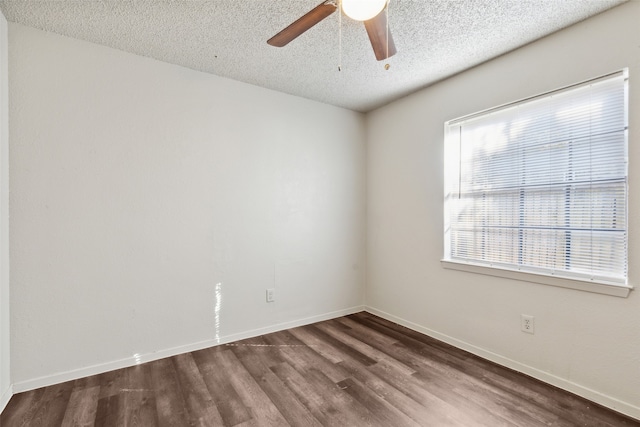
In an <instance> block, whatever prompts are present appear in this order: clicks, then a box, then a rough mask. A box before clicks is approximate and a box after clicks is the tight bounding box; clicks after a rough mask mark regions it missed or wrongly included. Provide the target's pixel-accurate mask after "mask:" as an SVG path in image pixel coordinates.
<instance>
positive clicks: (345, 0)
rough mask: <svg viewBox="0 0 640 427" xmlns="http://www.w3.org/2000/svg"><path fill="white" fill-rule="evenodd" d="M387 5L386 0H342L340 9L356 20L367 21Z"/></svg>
mask: <svg viewBox="0 0 640 427" xmlns="http://www.w3.org/2000/svg"><path fill="white" fill-rule="evenodd" d="M386 5H387V0H342V11H343V12H344V14H345V15H347V16H348V17H349V18H351V19H355V20H356V21H368V20H369V19H371V18H374V17H375V16H378V14H379V13H380V12H382V10H383V9H384V7H385V6H386Z"/></svg>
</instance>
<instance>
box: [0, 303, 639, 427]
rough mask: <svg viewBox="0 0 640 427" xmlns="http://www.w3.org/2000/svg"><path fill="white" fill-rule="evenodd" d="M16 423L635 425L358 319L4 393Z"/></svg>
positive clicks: (5, 423) (396, 329) (433, 343)
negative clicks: (11, 396) (7, 396)
mask: <svg viewBox="0 0 640 427" xmlns="http://www.w3.org/2000/svg"><path fill="white" fill-rule="evenodd" d="M0 425H1V426H2V427H13V426H47V427H51V426H92V425H95V426H156V425H158V426H287V425H292V426H305V427H306V426H321V425H323V426H326V425H328V426H384V427H396V426H492V427H493V426H514V425H515V426H542V425H552V426H640V422H637V421H634V420H632V419H630V418H626V417H624V416H622V415H620V414H617V413H614V412H612V411H609V410H607V409H605V408H602V407H600V406H598V405H595V404H593V403H591V402H589V401H587V400H584V399H582V398H579V397H577V396H575V395H572V394H570V393H567V392H564V391H561V390H559V389H557V388H555V387H552V386H549V385H547V384H544V383H541V382H539V381H537V380H534V379H532V378H529V377H527V376H524V375H521V374H518V373H516V372H514V371H511V370H509V369H505V368H503V367H500V366H498V365H495V364H493V363H491V362H487V361H485V360H483V359H481V358H479V357H476V356H473V355H471V354H469V353H467V352H464V351H462V350H459V349H456V348H454V347H451V346H449V345H447V344H444V343H442V342H439V341H437V340H434V339H432V338H429V337H427V336H424V335H422V334H420V333H417V332H414V331H411V330H409V329H406V328H404V327H402V326H399V325H396V324H394V323H391V322H388V321H386V320H383V319H380V318H379V317H376V316H373V315H371V314H368V313H364V312H363V313H358V314H355V315H352V316H346V317H342V318H339V319H334V320H329V321H325V322H320V323H316V324H314V325H309V326H303V327H299V328H294V329H290V330H287V331H282V332H277V333H273V334H268V335H263V336H261V337H257V338H253V339H248V340H244V341H239V342H236V343H233V344H227V345H221V346H217V347H213V348H210V349H206V350H201V351H196V352H193V353H187V354H183V355H180V356H176V357H171V358H167V359H162V360H158V361H155V362H150V363H146V364H142V365H138V366H135V367H132V368H126V369H120V370H117V371H113V372H108V373H105V374H101V375H96V376H92V377H88V378H83V379H80V380H76V381H70V382H67V383H63V384H59V385H54V386H51V387H46V388H41V389H38V390H33V391H30V392H25V393H21V394H17V395H15V396H13V398H12V399H11V401H10V402H9V404H8V405H7V408H6V409H5V410H4V412H3V413H2V415H1V416H0Z"/></svg>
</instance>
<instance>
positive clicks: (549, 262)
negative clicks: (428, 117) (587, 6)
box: [445, 71, 628, 285]
mask: <svg viewBox="0 0 640 427" xmlns="http://www.w3.org/2000/svg"><path fill="white" fill-rule="evenodd" d="M627 119H628V118H627V73H626V71H623V72H620V73H616V74H613V75H609V76H606V77H602V78H599V79H595V80H592V81H589V82H586V83H581V84H578V85H574V86H572V87H569V88H565V89H562V90H559V91H555V92H552V93H548V94H545V95H541V96H537V97H534V98H530V99H528V100H525V101H521V102H518V103H514V104H510V105H507V106H504V107H499V108H496V109H493V110H489V111H486V112H482V113H478V114H474V115H471V116H468V117H466V118H462V119H458V120H453V121H451V122H447V123H446V124H445V171H446V172H445V174H446V176H445V260H448V261H453V262H460V263H468V264H477V265H481V266H489V267H496V268H502V269H508V270H516V271H524V272H529V273H537V274H544V275H552V276H558V277H564V278H572V279H578V280H587V281H594V282H597V283H606V284H622V285H625V284H626V283H627V121H628V120H627Z"/></svg>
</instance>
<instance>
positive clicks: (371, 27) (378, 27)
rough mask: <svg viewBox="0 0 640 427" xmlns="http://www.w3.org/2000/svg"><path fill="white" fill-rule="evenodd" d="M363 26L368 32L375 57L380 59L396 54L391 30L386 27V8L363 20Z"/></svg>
mask: <svg viewBox="0 0 640 427" xmlns="http://www.w3.org/2000/svg"><path fill="white" fill-rule="evenodd" d="M364 26H365V28H366V29H367V34H369V40H370V41H371V47H373V52H374V53H375V54H376V59H377V60H378V61H382V60H383V59H387V58H389V57H392V56H393V55H395V54H396V52H397V51H396V45H395V43H394V42H393V37H392V36H391V30H389V29H388V27H387V12H386V9H385V10H383V11H382V12H380V13H379V14H378V15H377V16H376V17H375V18H371V19H370V20H368V21H364Z"/></svg>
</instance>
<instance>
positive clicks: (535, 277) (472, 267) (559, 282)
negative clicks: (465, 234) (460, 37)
mask: <svg viewBox="0 0 640 427" xmlns="http://www.w3.org/2000/svg"><path fill="white" fill-rule="evenodd" d="M615 77H621V78H622V79H623V80H624V97H625V99H624V115H625V117H624V118H625V124H626V128H625V131H624V144H625V150H626V152H627V157H626V161H627V165H626V175H625V179H626V181H625V185H626V194H625V197H626V206H627V209H628V206H629V192H628V177H629V167H628V144H629V139H628V135H629V132H628V123H629V121H628V114H629V111H628V109H629V102H628V96H629V83H628V78H629V74H628V69H626V68H625V69H623V70H620V71H617V72H614V73H609V74H607V75H603V76H600V77H597V78H594V79H589V80H586V81H583V82H579V83H576V84H573V85H570V86H566V87H563V88H561V89H558V90H553V91H549V92H545V93H542V94H539V95H535V96H531V97H527V98H524V99H521V100H518V101H515V102H511V103H507V104H503V105H500V106H497V107H494V108H490V109H486V110H483V111H479V112H476V113H473V114H469V115H466V116H463V117H459V118H457V119H453V120H449V121H447V122H445V124H444V140H445V142H444V143H445V159H444V165H445V173H446V170H447V158H446V157H447V146H446V144H447V135H448V129H449V128H450V127H451V126H454V125H455V124H456V123H458V124H459V123H462V122H465V121H469V120H471V119H474V118H477V117H481V116H486V115H489V114H491V113H494V112H498V111H500V110H505V109H508V108H511V107H515V106H517V105H523V104H526V103H528V102H531V101H535V100H538V99H542V98H544V97H549V96H552V95H556V94H559V93H562V92H566V91H570V90H572V89H576V88H579V87H584V86H585V85H590V84H593V83H596V82H598V81H602V80H606V79H612V78H615ZM459 155H460V154H459V153H458V156H459ZM458 180H460V178H458ZM458 182H459V181H458ZM447 186H448V179H447V178H446V177H445V183H444V187H445V188H444V190H445V191H444V193H445V194H444V196H445V198H444V257H443V259H442V260H441V264H442V266H443V267H444V268H446V269H453V270H458V271H464V272H471V273H478V274H484V275H489V276H496V277H504V278H508V279H513V280H519V281H526V282H533V283H540V284H545V285H551V286H559V287H564V288H569V289H576V290H582V291H588V292H595V293H600V294H606V295H613V296H619V297H627V296H628V295H629V292H630V291H631V290H632V289H633V286H631V285H630V284H629V281H628V260H629V242H628V224H629V216H628V212H627V215H626V218H625V219H626V228H625V230H626V236H627V237H626V239H627V240H626V247H625V256H626V259H627V270H626V278H625V281H624V283H619V282H608V281H607V280H602V279H596V280H594V279H593V278H591V279H589V278H585V277H580V275H579V274H577V275H575V277H567V276H568V275H569V274H567V272H562V274H561V275H560V276H558V275H555V274H553V272H551V273H549V272H541V273H538V272H536V271H535V270H534V269H530V270H527V271H521V270H519V269H518V268H514V267H513V266H502V265H499V264H487V263H483V262H481V263H474V262H473V261H470V260H458V259H455V258H452V257H451V246H450V245H451V237H450V235H449V233H450V216H449V205H448V196H449V188H447Z"/></svg>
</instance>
